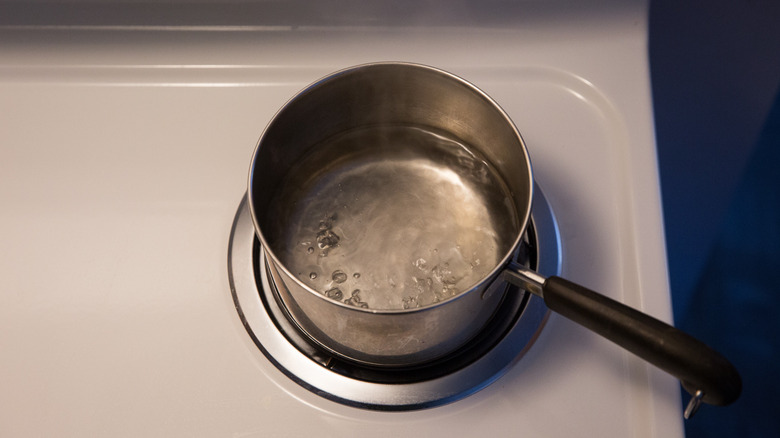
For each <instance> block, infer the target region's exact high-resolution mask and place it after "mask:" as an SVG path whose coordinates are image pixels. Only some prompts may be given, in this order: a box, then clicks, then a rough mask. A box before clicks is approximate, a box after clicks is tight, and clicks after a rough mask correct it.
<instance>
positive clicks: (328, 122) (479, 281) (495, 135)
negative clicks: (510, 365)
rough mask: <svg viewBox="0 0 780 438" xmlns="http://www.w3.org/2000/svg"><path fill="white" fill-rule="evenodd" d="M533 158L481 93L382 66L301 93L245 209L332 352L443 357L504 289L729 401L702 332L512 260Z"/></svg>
mask: <svg viewBox="0 0 780 438" xmlns="http://www.w3.org/2000/svg"><path fill="white" fill-rule="evenodd" d="M532 192H533V177H532V170H531V164H530V160H529V157H528V153H527V150H526V145H525V143H524V142H523V139H522V137H521V136H520V133H519V132H518V131H517V129H516V128H515V126H514V124H513V123H512V121H511V120H510V119H509V117H508V116H507V115H506V114H505V113H504V111H503V110H502V109H501V108H500V107H499V106H498V105H497V104H496V103H495V102H494V101H493V100H492V99H491V98H490V97H488V96H487V95H486V94H485V93H483V92H482V91H480V90H479V89H477V88H476V87H475V86H473V85H471V84H470V83H468V82H466V81H464V80H463V79H460V78H458V77H456V76H454V75H452V74H449V73H447V72H444V71H441V70H438V69H435V68H431V67H427V66H422V65H416V64H408V63H377V64H367V65H362V66H357V67H353V68H348V69H346V70H342V71H339V72H336V73H334V74H332V75H330V76H328V77H326V78H324V79H321V80H319V81H317V82H315V83H314V84H312V85H310V86H309V87H307V88H306V89H304V90H303V91H301V92H300V93H299V94H298V95H296V96H295V97H294V98H293V99H291V100H290V101H289V102H288V103H287V104H286V105H285V106H284V107H283V108H282V109H281V110H280V111H279V112H278V113H277V114H276V115H275V117H274V118H273V120H272V121H271V122H270V124H269V125H268V126H267V127H266V130H265V132H264V133H263V135H262V137H261V139H260V140H259V143H258V145H257V148H256V150H255V154H254V157H253V159H252V165H251V170H250V176H249V205H250V210H251V212H252V218H253V221H254V224H255V230H256V234H257V236H258V238H259V240H260V242H261V244H262V246H263V249H264V251H265V253H266V256H267V260H268V265H269V266H268V268H269V269H270V270H272V271H273V272H274V273H275V277H277V278H280V279H281V281H280V282H279V283H281V284H276V285H275V286H276V288H277V292H278V293H277V297H278V300H279V301H280V303H281V304H282V306H283V308H284V309H285V310H286V312H287V313H288V316H289V319H290V320H291V321H292V322H293V323H294V324H295V325H296V326H297V327H298V328H299V329H300V331H301V332H302V333H304V334H305V335H306V336H308V337H309V338H310V339H311V340H312V341H313V342H314V343H316V344H317V345H319V346H320V347H321V348H322V349H324V350H326V351H328V352H330V353H331V354H335V355H338V356H339V357H342V358H344V359H346V360H349V361H353V362H357V363H360V364H363V365H365V366H373V367H414V366H417V365H420V364H426V363H430V362H432V361H436V360H439V359H440V358H442V357H446V355H447V354H448V353H451V352H453V351H454V350H456V349H457V348H458V347H460V346H462V345H463V344H464V343H466V342H467V341H468V340H470V339H471V338H473V337H474V336H475V335H476V334H477V333H479V331H480V329H481V328H482V327H483V326H484V325H485V324H486V323H487V322H488V321H489V320H490V318H491V316H492V315H493V314H494V312H495V311H496V309H497V308H498V306H499V305H500V303H501V301H502V299H503V298H504V295H505V294H506V293H508V292H507V285H508V284H510V283H511V284H515V285H519V286H521V287H522V288H523V289H524V290H527V291H529V292H531V293H534V294H537V295H539V296H541V297H543V298H544V301H545V303H546V304H547V306H548V307H549V308H550V309H551V310H553V311H555V312H557V313H560V314H562V315H564V316H566V317H568V318H570V319H572V320H574V321H576V322H578V323H580V324H582V325H584V326H586V327H588V328H589V329H591V330H593V331H595V332H597V333H599V334H601V335H603V336H605V337H607V338H609V339H611V340H612V341H614V342H616V343H618V344H619V345H621V346H623V347H624V348H627V349H628V350H630V351H632V352H634V353H635V354H637V355H639V356H641V357H643V358H644V359H646V360H648V361H650V362H652V363H654V364H655V365H657V366H659V367H661V368H662V369H664V370H666V371H668V372H670V373H671V374H673V375H675V376H676V377H678V378H679V379H680V380H681V381H682V383H683V385H684V387H685V388H686V389H687V390H688V391H689V392H691V394H694V395H695V398H694V399H693V400H694V401H693V403H692V404H691V410H693V409H695V407H696V406H697V404H698V403H699V402H701V401H704V402H707V403H713V404H728V403H730V402H732V401H733V400H735V399H736V398H737V397H738V395H739V393H740V390H741V381H740V378H739V374H738V373H737V372H736V370H735V369H734V367H733V366H732V365H731V364H730V363H729V362H728V361H727V360H726V359H724V358H723V357H722V356H720V355H719V354H718V353H716V352H715V351H713V350H711V349H710V348H709V347H707V346H706V345H704V344H703V343H701V342H700V341H698V340H696V339H694V338H692V337H691V336H689V335H687V334H685V333H683V332H681V331H679V330H677V329H675V328H673V327H671V326H669V325H667V324H665V323H663V322H661V321H658V320H656V319H654V318H652V317H650V316H648V315H645V314H643V313H641V312H638V311H636V310H634V309H631V308H629V307H627V306H625V305H623V304H620V303H618V302H616V301H614V300H611V299H609V298H607V297H604V296H603V295H600V294H597V293H595V292H593V291H590V290H588V289H585V288H583V287H581V286H578V285H576V284H573V283H571V282H569V281H566V280H564V279H561V278H558V277H550V278H543V277H541V276H540V275H539V274H537V273H535V272H533V271H529V270H528V269H526V268H524V267H522V266H520V265H519V264H517V263H515V261H514V254H515V252H516V250H517V248H518V245H519V243H520V241H521V239H522V236H523V233H524V232H525V229H526V227H527V225H528V221H529V217H530V209H531V200H532V196H533V193H532Z"/></svg>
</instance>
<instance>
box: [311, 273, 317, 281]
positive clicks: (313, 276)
mask: <svg viewBox="0 0 780 438" xmlns="http://www.w3.org/2000/svg"><path fill="white" fill-rule="evenodd" d="M309 278H311V279H312V280H315V279H316V278H317V273H316V272H312V273H311V274H309Z"/></svg>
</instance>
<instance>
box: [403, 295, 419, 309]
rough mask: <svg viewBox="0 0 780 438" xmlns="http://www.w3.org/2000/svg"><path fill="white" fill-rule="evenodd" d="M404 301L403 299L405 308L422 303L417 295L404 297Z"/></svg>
mask: <svg viewBox="0 0 780 438" xmlns="http://www.w3.org/2000/svg"><path fill="white" fill-rule="evenodd" d="M402 301H403V307H404V309H412V308H415V307H420V304H419V303H418V302H417V298H416V297H404V298H403V300H402Z"/></svg>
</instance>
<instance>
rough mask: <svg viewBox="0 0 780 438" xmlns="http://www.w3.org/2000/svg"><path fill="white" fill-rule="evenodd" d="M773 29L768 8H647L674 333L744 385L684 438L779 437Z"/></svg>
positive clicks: (701, 416)
mask: <svg viewBox="0 0 780 438" xmlns="http://www.w3.org/2000/svg"><path fill="white" fill-rule="evenodd" d="M778 22H780V2H778V1H771V0H753V1H746V0H743V1H725V0H716V1H707V2H704V1H688V2H678V1H670V0H657V1H652V2H651V5H650V22H649V25H650V31H649V38H650V47H649V50H650V52H649V54H650V65H651V78H652V86H653V104H654V112H655V123H656V139H657V144H658V159H659V173H660V176H661V189H662V196H663V207H664V223H665V227H666V244H667V252H668V260H669V273H670V282H671V290H672V301H673V306H674V315H675V324H676V325H677V326H679V327H681V328H682V329H684V330H686V331H688V332H690V333H692V334H694V335H695V336H697V337H699V338H700V339H702V340H704V341H705V342H706V343H708V344H709V345H711V346H712V347H714V348H715V349H716V350H718V351H720V352H721V353H723V354H724V355H725V356H726V357H728V358H729V359H730V360H731V361H732V362H733V363H734V364H735V365H736V367H737V369H738V370H739V371H740V373H741V374H742V379H743V393H742V396H741V398H740V399H739V400H738V401H737V402H736V403H734V404H733V405H731V406H729V407H713V406H703V407H702V409H701V410H700V411H699V412H698V413H697V414H696V416H694V417H693V418H692V419H691V420H688V421H686V423H685V428H686V433H687V435H688V437H689V438H697V437H705V436H706V437H736V436H739V437H780V401H779V400H778V396H779V395H778V394H779V392H778V390H780V378H779V377H778V374H779V373H778V368H780V366H779V364H780V94H778V85H779V84H780V26H778V24H777V23H778ZM683 398H684V402H686V403H687V399H688V396H687V394H685V393H684V392H683Z"/></svg>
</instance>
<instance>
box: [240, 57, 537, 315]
mask: <svg viewBox="0 0 780 438" xmlns="http://www.w3.org/2000/svg"><path fill="white" fill-rule="evenodd" d="M385 66H403V67H411V68H419V69H423V70H429V71H432V72H434V73H437V74H440V75H442V76H445V77H446V78H448V79H450V80H453V81H455V82H459V83H461V84H462V85H464V86H466V87H467V88H469V89H470V90H472V91H473V92H475V93H476V94H477V95H479V96H480V97H481V98H482V99H485V100H486V101H487V102H488V103H489V104H490V105H491V106H492V107H493V108H495V109H496V110H497V111H498V113H499V114H500V115H501V117H503V119H504V121H505V122H506V123H507V124H508V125H509V126H510V127H511V129H512V131H513V132H514V134H515V136H516V138H517V140H518V142H519V143H520V146H521V147H522V153H523V156H524V157H525V162H526V166H527V169H528V173H527V174H528V185H527V186H528V201H527V202H526V206H525V208H522V209H520V208H517V207H518V206H515V210H516V212H517V213H518V224H519V225H520V226H519V227H518V232H517V233H516V235H515V238H514V242H513V243H512V246H511V247H510V248H509V250H507V252H506V254H504V256H503V257H502V258H501V260H500V261H499V262H498V263H496V265H495V266H494V267H493V269H492V270H491V271H490V272H489V273H488V274H486V275H484V276H483V277H482V278H481V279H480V280H479V281H478V282H476V283H474V284H472V285H471V286H470V287H469V288H467V289H464V290H463V291H461V292H459V293H458V294H456V295H454V296H452V297H450V298H447V299H446V300H444V301H439V302H437V303H433V304H429V305H427V306H423V307H415V308H411V309H371V308H363V307H357V306H353V305H349V304H346V303H342V302H341V301H338V300H334V299H331V298H328V297H326V296H325V295H323V294H322V293H320V292H318V291H316V290H314V289H313V288H311V287H310V286H309V285H307V284H306V283H304V282H302V281H300V280H299V279H298V278H297V277H296V276H294V275H293V274H292V273H291V272H290V271H289V270H288V269H287V267H286V266H285V265H284V264H283V263H282V262H281V261H280V260H279V259H278V257H277V256H276V254H275V253H274V251H273V250H272V249H271V247H270V245H269V244H268V242H267V241H266V239H265V236H264V234H263V231H262V229H261V227H260V224H259V223H258V220H257V214H256V211H257V210H256V207H255V204H254V196H253V195H252V187H253V185H252V180H253V175H254V171H255V165H256V163H257V160H258V156H259V154H260V151H261V147H262V146H263V140H264V139H265V138H266V135H267V134H268V130H269V128H270V127H271V125H273V123H274V121H275V120H276V119H277V118H278V117H279V116H280V115H281V114H282V113H283V112H284V111H285V110H286V109H287V108H288V107H289V106H290V105H291V104H292V103H293V102H295V101H297V100H299V99H301V98H303V97H304V96H305V95H306V94H307V93H308V92H309V91H310V90H312V89H314V88H317V87H320V86H323V85H324V84H327V83H328V82H329V81H331V80H334V79H336V78H338V77H340V76H342V75H344V74H346V73H349V72H352V71H356V70H363V69H370V68H377V67H385ZM502 177H503V175H502ZM247 190H248V196H247V198H248V203H249V211H250V213H251V217H252V223H253V225H254V228H255V236H256V237H257V238H258V239H259V240H260V244H261V245H262V247H263V250H264V251H265V254H266V257H267V260H268V261H269V262H270V263H273V264H274V267H275V268H276V269H279V270H281V271H282V272H284V274H285V275H286V276H287V277H288V278H290V279H291V280H293V281H294V282H295V283H296V284H297V285H298V286H299V287H301V288H302V289H303V290H305V291H306V292H307V293H310V294H312V295H315V296H316V297H317V298H318V299H321V300H323V301H325V302H326V303H328V304H330V305H336V306H339V307H341V308H343V309H345V310H347V311H354V312H363V313H370V314H387V315H398V314H412V313H420V312H427V311H432V310H434V309H437V308H438V307H440V306H444V305H446V304H448V303H451V302H453V301H455V300H458V299H461V298H463V297H464V296H466V295H468V294H470V293H474V292H475V291H478V290H480V289H481V288H482V286H483V285H487V284H488V283H492V281H494V279H495V278H496V277H497V275H498V274H499V273H500V272H501V271H503V270H504V268H505V266H506V265H507V263H508V262H509V260H510V259H511V257H512V256H513V254H514V253H515V251H516V250H517V247H518V245H519V244H520V241H521V240H522V238H523V235H524V234H525V232H526V230H527V228H528V222H529V220H530V217H531V205H532V203H533V195H534V178H533V166H532V165H531V158H530V156H529V154H528V147H527V146H526V144H525V141H524V140H523V137H522V135H521V134H520V131H518V129H517V127H516V126H515V124H514V122H513V121H512V119H511V118H510V117H509V115H508V114H507V113H506V111H504V109H503V108H501V106H500V105H499V104H498V102H496V101H495V100H494V99H493V98H492V97H490V96H489V95H488V94H487V93H485V92H484V91H482V90H481V89H480V88H479V87H477V86H476V85H474V84H472V83H471V82H469V81H467V80H465V79H463V78H461V77H460V76H457V75H455V74H453V73H450V72H448V71H446V70H442V69H440V68H437V67H432V66H429V65H426V64H420V63H414V62H405V61H377V62H369V63H364V64H358V65H354V66H351V67H346V68H343V69H341V70H337V71H335V72H333V73H330V74H328V75H326V76H323V77H321V78H319V79H317V80H315V81H313V82H311V83H310V84H308V85H306V86H305V87H304V88H302V89H301V90H300V91H298V92H297V93H295V95H293V96H292V97H291V98H290V99H288V100H287V101H286V102H285V103H284V105H282V106H281V107H280V108H279V109H278V110H277V111H276V113H274V115H273V117H271V119H270V120H269V122H268V123H267V124H266V126H265V128H264V129H263V133H262V134H261V135H260V138H259V139H258V141H257V144H256V146H255V150H254V152H253V154H252V161H251V165H250V168H249V176H248V180H247ZM277 287H278V286H277ZM488 287H489V286H488Z"/></svg>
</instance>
